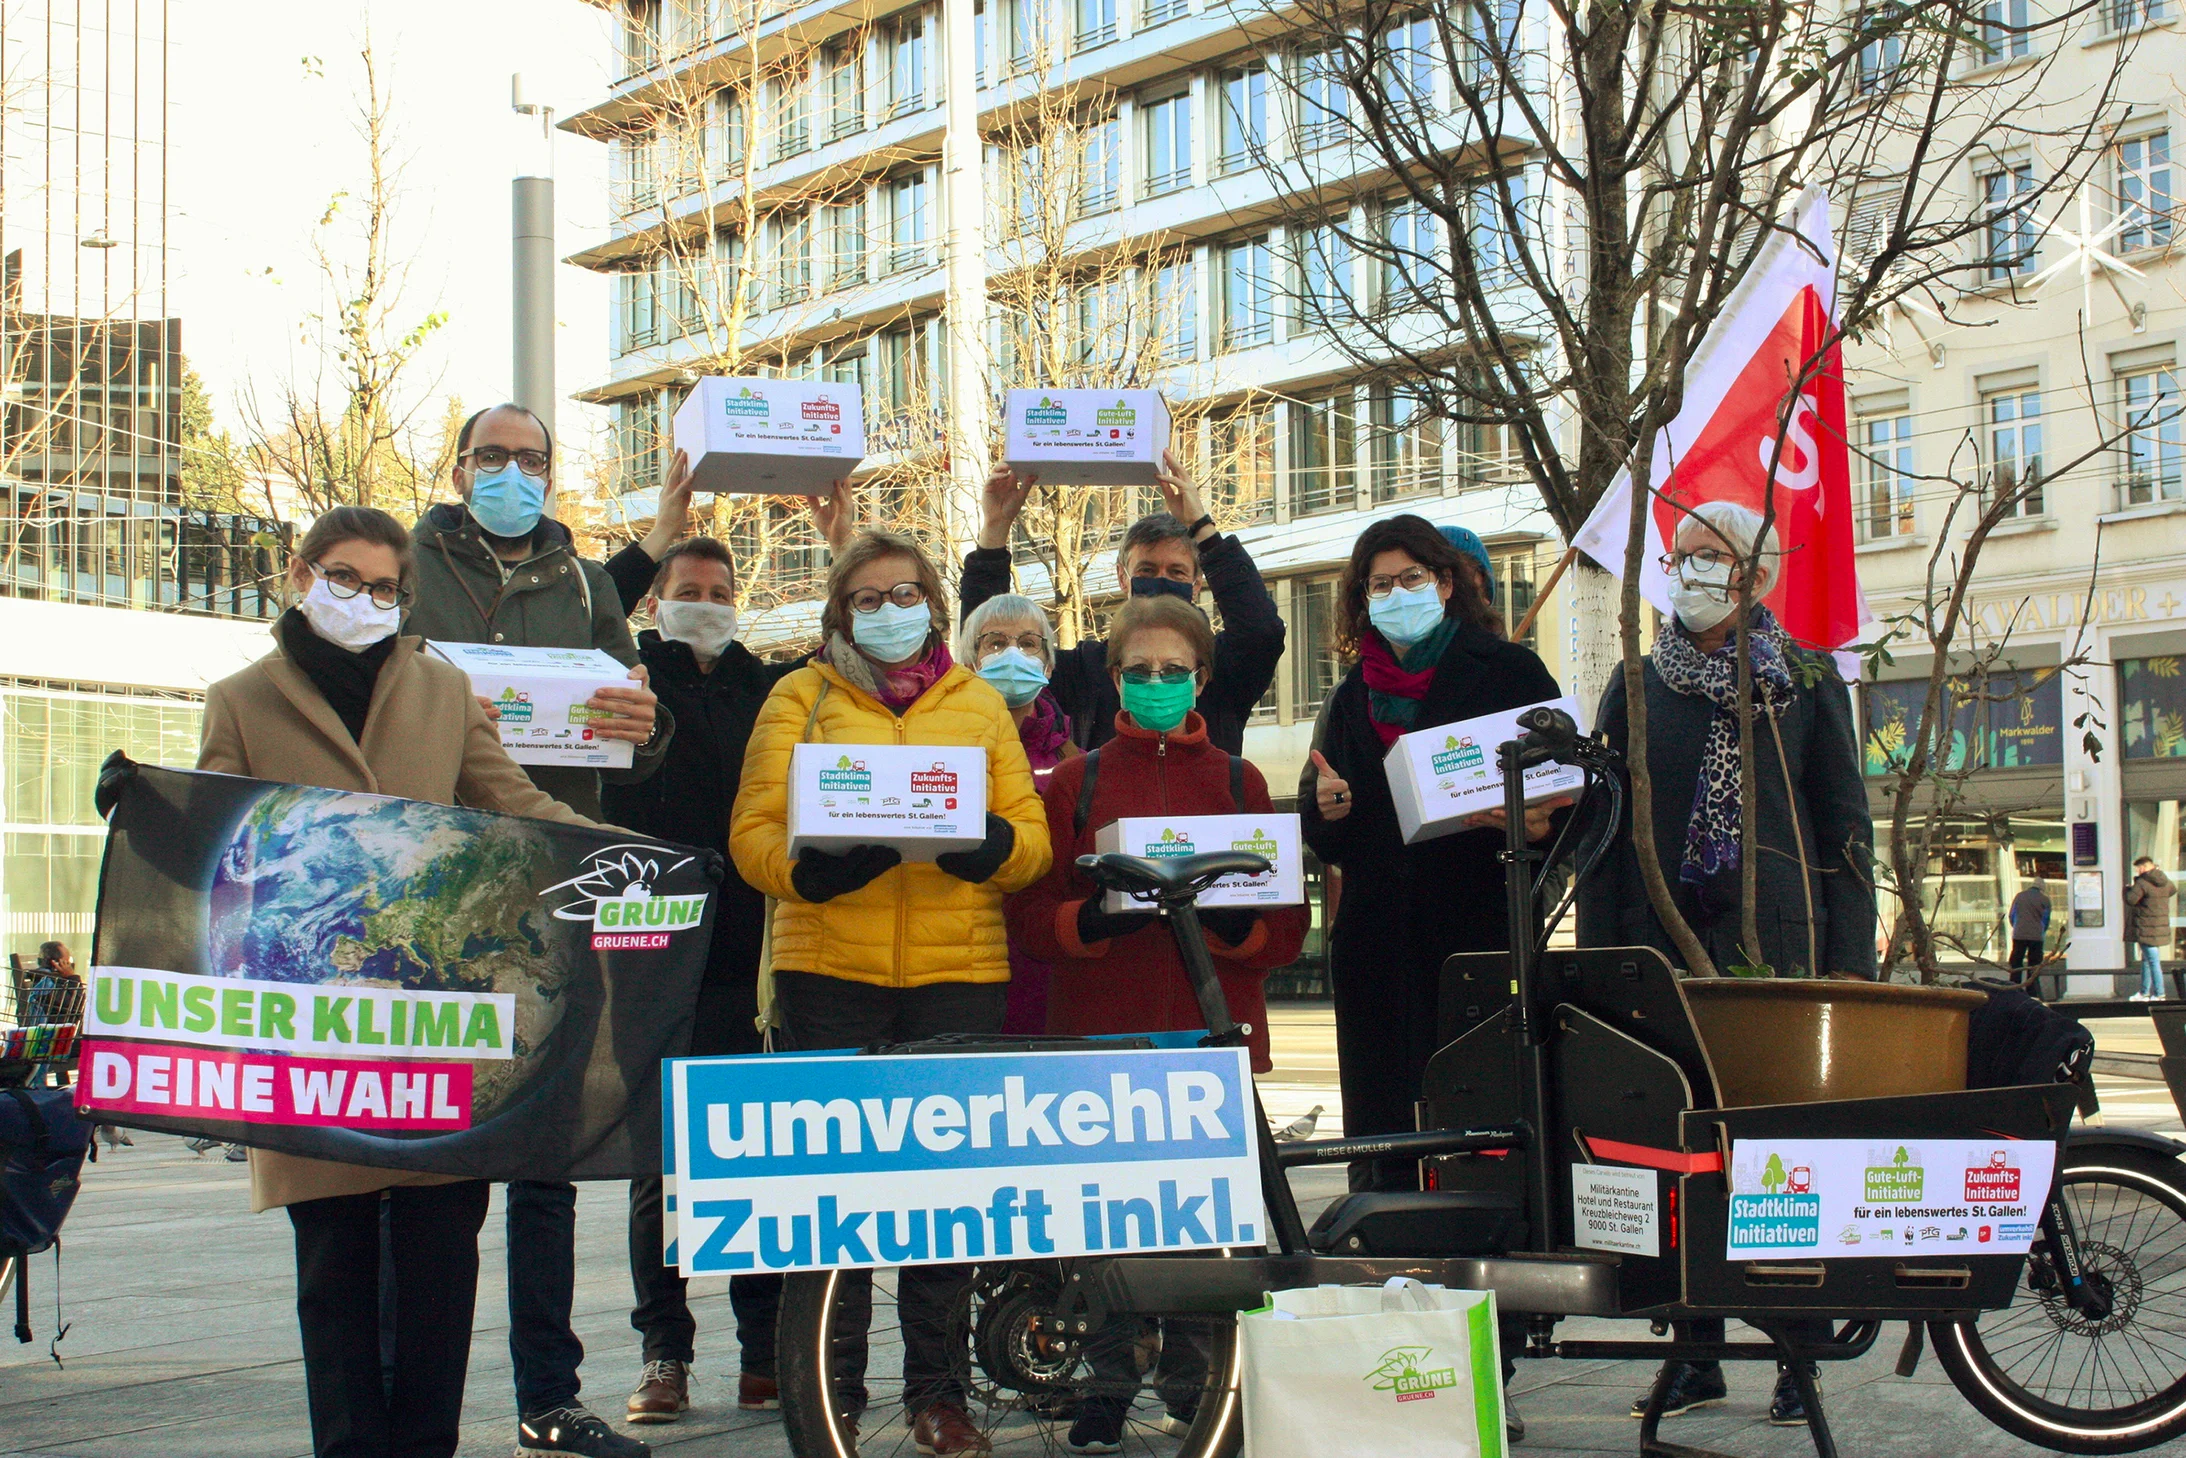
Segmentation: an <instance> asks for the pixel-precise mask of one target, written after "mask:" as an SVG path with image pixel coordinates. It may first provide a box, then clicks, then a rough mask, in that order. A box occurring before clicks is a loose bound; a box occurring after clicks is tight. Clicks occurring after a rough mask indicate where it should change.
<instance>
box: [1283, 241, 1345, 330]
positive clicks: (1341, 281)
mask: <svg viewBox="0 0 2186 1458" xmlns="http://www.w3.org/2000/svg"><path fill="white" fill-rule="evenodd" d="M1290 239H1291V250H1292V252H1293V253H1295V254H1296V257H1295V259H1294V260H1293V262H1294V264H1295V266H1296V267H1297V270H1298V294H1297V304H1298V308H1297V312H1296V315H1295V317H1294V318H1293V319H1292V321H1291V322H1292V323H1293V324H1294V325H1296V326H1297V327H1298V328H1300V329H1339V328H1342V327H1343V324H1344V322H1345V321H1346V320H1348V319H1349V318H1350V317H1351V312H1352V303H1351V291H1352V287H1353V285H1352V281H1351V262H1352V249H1351V239H1350V236H1349V235H1348V234H1346V233H1345V232H1344V230H1343V224H1342V223H1341V222H1337V221H1332V222H1324V223H1315V224H1312V225H1310V226H1307V227H1302V228H1293V229H1292V230H1291V234H1290Z"/></svg>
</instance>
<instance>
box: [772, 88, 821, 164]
mask: <svg viewBox="0 0 2186 1458" xmlns="http://www.w3.org/2000/svg"><path fill="white" fill-rule="evenodd" d="M810 80H811V73H810V72H809V71H806V70H798V71H793V72H790V73H789V74H786V75H784V76H783V77H782V78H781V79H780V80H778V81H776V82H775V83H774V117H775V120H774V136H775V144H774V155H775V156H776V157H777V158H782V157H795V156H798V155H800V154H802V153H805V152H809V151H811V150H812V88H811V87H810V86H809V85H808V84H807V83H808V82H809V81H810Z"/></svg>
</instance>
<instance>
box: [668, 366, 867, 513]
mask: <svg viewBox="0 0 2186 1458" xmlns="http://www.w3.org/2000/svg"><path fill="white" fill-rule="evenodd" d="M675 436H676V449H677V450H679V451H682V452H683V453H684V454H686V455H688V456H689V457H690V458H691V489H692V490H693V491H697V492H727V493H729V494H732V495H737V494H741V495H747V496H765V495H772V494H787V495H794V496H825V495H826V494H827V489H828V484H829V483H830V482H832V481H835V480H837V479H839V478H841V477H844V476H847V475H849V474H850V473H851V472H852V471H855V470H856V469H857V468H858V462H860V461H861V460H863V459H864V458H865V404H864V401H863V400H862V399H861V398H860V396H859V394H858V387H857V386H856V385H845V384H841V383H837V382H832V381H829V382H816V381H811V380H758V379H730V378H727V377H725V376H721V375H710V376H707V377H706V378H704V379H702V380H700V381H699V382H698V383H697V384H696V385H694V386H692V387H691V393H690V394H689V395H688V396H686V397H685V398H684V401H683V403H682V404H681V405H680V406H678V407H677V408H676V416H675Z"/></svg>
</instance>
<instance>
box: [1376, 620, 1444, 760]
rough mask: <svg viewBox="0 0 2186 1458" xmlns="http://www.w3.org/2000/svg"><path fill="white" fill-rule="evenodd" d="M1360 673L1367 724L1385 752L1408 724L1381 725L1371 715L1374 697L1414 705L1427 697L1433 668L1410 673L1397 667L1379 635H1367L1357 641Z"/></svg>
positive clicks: (1433, 675) (1380, 722)
mask: <svg viewBox="0 0 2186 1458" xmlns="http://www.w3.org/2000/svg"><path fill="white" fill-rule="evenodd" d="M1359 671H1360V673H1361V675H1362V676H1364V678H1365V679H1366V687H1367V689H1368V697H1367V716H1366V717H1367V722H1368V723H1369V724H1372V725H1373V726H1374V732H1375V733H1376V734H1378V735H1380V736H1381V747H1382V748H1384V749H1387V748H1388V747H1389V746H1390V745H1392V744H1394V743H1396V742H1397V737H1398V736H1399V735H1401V734H1403V733H1404V732H1405V730H1406V729H1407V728H1409V727H1410V726H1409V725H1405V724H1384V723H1383V722H1382V721H1381V720H1380V719H1378V718H1376V717H1375V716H1374V713H1373V695H1374V694H1386V695H1388V696H1389V697H1391V698H1397V699H1410V700H1412V701H1413V702H1414V703H1417V702H1418V701H1419V700H1421V699H1423V698H1425V697H1426V696H1427V689H1428V686H1429V685H1431V684H1432V683H1434V681H1435V671H1434V668H1433V666H1431V665H1430V666H1429V667H1427V668H1425V669H1422V670H1421V671H1420V672H1418V673H1411V672H1408V671H1407V670H1405V669H1404V668H1401V667H1399V666H1398V664H1397V660H1396V655H1395V654H1393V653H1391V652H1390V651H1389V645H1388V644H1387V643H1385V642H1383V641H1382V636H1381V634H1379V633H1367V634H1365V635H1363V636H1362V637H1361V638H1360V639H1359Z"/></svg>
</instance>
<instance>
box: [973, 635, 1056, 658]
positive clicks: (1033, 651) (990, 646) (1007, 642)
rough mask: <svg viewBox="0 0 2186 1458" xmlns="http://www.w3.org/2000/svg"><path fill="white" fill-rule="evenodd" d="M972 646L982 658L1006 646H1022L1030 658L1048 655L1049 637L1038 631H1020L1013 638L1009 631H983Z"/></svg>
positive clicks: (998, 651)
mask: <svg viewBox="0 0 2186 1458" xmlns="http://www.w3.org/2000/svg"><path fill="white" fill-rule="evenodd" d="M972 648H973V649H974V650H975V651H976V652H977V653H978V655H979V656H980V657H981V658H985V657H987V656H988V655H989V654H991V653H1000V652H1001V651H1002V650H1004V649H1005V648H1021V649H1023V650H1024V652H1025V655H1026V656H1027V657H1029V658H1045V657H1046V656H1047V639H1046V638H1044V637H1042V636H1041V635H1040V634H1038V633H1019V634H1018V635H1017V636H1016V637H1014V638H1012V637H1011V636H1010V635H1009V634H1007V633H981V634H980V635H979V638H978V640H977V641H976V642H974V643H973V644H972Z"/></svg>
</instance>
